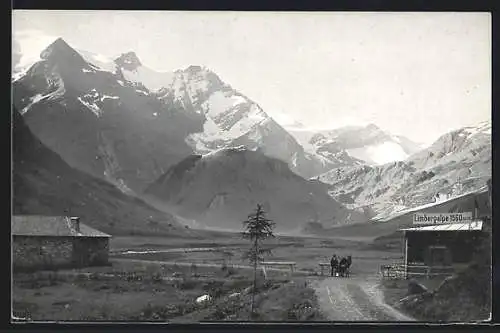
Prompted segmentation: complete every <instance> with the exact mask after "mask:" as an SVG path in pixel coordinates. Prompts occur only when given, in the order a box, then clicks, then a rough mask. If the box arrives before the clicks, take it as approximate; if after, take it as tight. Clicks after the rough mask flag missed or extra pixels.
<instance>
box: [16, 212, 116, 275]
mask: <svg viewBox="0 0 500 333" xmlns="http://www.w3.org/2000/svg"><path fill="white" fill-rule="evenodd" d="M11 234H12V239H11V241H12V243H11V244H12V245H11V248H12V264H13V268H14V269H45V268H63V267H84V266H95V265H106V264H108V256H109V239H110V237H111V236H110V235H108V234H105V233H103V232H100V231H99V230H96V229H93V228H91V227H89V226H87V225H85V224H83V223H80V219H79V218H78V217H66V216H37V215H22V216H13V217H12V220H11Z"/></svg>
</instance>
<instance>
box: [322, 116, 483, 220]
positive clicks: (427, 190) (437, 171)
mask: <svg viewBox="0 0 500 333" xmlns="http://www.w3.org/2000/svg"><path fill="white" fill-rule="evenodd" d="M490 177H491V125H490V124H489V123H481V124H479V125H478V126H476V127H467V128H462V129H459V130H456V131H452V132H450V133H447V134H445V135H443V136H442V137H440V138H439V139H438V140H437V141H436V142H435V143H434V144H433V145H431V146H430V147H428V148H426V149H424V150H422V151H421V152H419V153H417V154H414V155H412V156H411V157H410V158H409V159H407V160H406V161H403V162H393V163H388V164H384V165H379V166H355V167H345V168H339V169H336V170H331V171H329V172H327V173H325V174H323V175H321V176H320V177H319V180H320V181H322V182H324V183H328V184H331V188H330V194H331V195H333V196H334V197H335V198H337V199H338V200H340V201H341V202H345V203H348V204H350V205H352V206H353V207H356V206H360V205H368V206H369V207H370V208H371V209H372V210H373V211H374V212H375V215H380V216H382V215H388V214H389V215H390V214H392V213H394V212H396V211H398V210H402V209H407V208H411V207H415V206H417V205H422V204H427V203H430V202H433V201H436V200H437V201H439V200H442V199H443V198H452V197H455V196H457V195H460V194H462V193H465V192H467V191H475V190H477V189H479V188H481V187H482V186H484V184H485V182H486V180H487V179H488V178H490Z"/></svg>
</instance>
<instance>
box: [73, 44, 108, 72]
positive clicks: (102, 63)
mask: <svg viewBox="0 0 500 333" xmlns="http://www.w3.org/2000/svg"><path fill="white" fill-rule="evenodd" d="M76 51H78V53H79V54H80V55H81V56H82V57H83V59H85V61H87V62H88V63H89V65H91V66H92V67H94V68H95V69H96V70H97V69H101V70H102V71H104V72H113V71H114V70H115V62H114V61H113V60H112V59H110V58H108V57H106V56H104V55H102V54H99V53H93V52H89V51H85V50H80V49H77V50H76Z"/></svg>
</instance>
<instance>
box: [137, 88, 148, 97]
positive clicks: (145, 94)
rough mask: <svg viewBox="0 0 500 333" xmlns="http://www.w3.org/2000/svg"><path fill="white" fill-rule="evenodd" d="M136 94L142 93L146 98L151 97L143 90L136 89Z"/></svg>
mask: <svg viewBox="0 0 500 333" xmlns="http://www.w3.org/2000/svg"><path fill="white" fill-rule="evenodd" d="M135 91H136V92H138V93H140V94H141V95H144V96H149V94H148V93H147V92H145V91H143V90H139V89H136V90H135Z"/></svg>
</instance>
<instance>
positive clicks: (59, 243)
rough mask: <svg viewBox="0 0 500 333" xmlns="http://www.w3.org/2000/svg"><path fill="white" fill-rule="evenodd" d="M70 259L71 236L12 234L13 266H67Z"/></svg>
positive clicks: (70, 262) (71, 251) (71, 254)
mask: <svg viewBox="0 0 500 333" xmlns="http://www.w3.org/2000/svg"><path fill="white" fill-rule="evenodd" d="M72 260H73V243H72V240H71V238H65V237H30V236H14V239H13V242H12V262H13V265H14V267H15V268H49V267H52V266H68V265H71V264H72Z"/></svg>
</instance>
